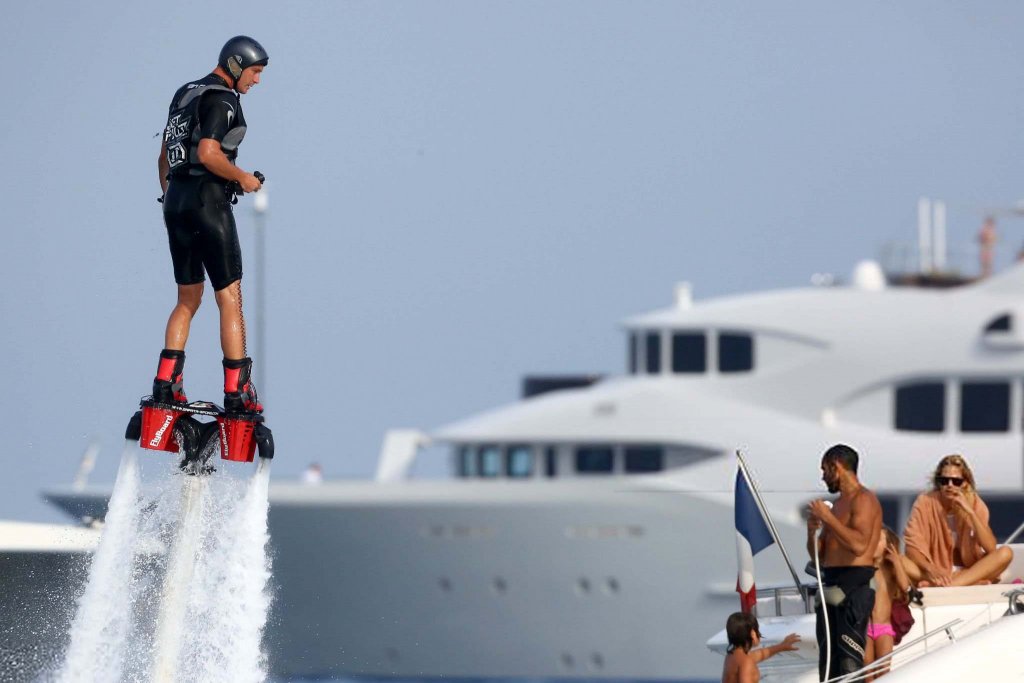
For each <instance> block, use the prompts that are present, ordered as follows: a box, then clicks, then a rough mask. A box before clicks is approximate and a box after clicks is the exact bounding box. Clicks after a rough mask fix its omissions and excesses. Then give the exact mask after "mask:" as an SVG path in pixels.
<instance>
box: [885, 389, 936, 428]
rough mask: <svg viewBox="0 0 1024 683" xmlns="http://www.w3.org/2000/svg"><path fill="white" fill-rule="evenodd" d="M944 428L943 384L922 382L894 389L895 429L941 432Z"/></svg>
mask: <svg viewBox="0 0 1024 683" xmlns="http://www.w3.org/2000/svg"><path fill="white" fill-rule="evenodd" d="M945 428H946V385H945V384H943V383H942V382H922V383H920V384H909V385H907V386H904V387H897V388H896V429H900V430H904V431H910V432H941V431H942V430H944V429H945Z"/></svg>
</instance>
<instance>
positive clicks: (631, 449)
mask: <svg viewBox="0 0 1024 683" xmlns="http://www.w3.org/2000/svg"><path fill="white" fill-rule="evenodd" d="M625 464H626V472H630V473H637V472H660V471H661V470H663V469H665V449H663V448H662V447H661V446H626V463H625Z"/></svg>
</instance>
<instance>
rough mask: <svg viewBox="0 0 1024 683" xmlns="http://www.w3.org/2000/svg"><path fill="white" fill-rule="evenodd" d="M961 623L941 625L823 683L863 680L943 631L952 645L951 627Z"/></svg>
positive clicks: (953, 622)
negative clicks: (890, 661) (891, 660)
mask: <svg viewBox="0 0 1024 683" xmlns="http://www.w3.org/2000/svg"><path fill="white" fill-rule="evenodd" d="M962 621H963V619H960V618H956V619H953V620H952V621H949V622H947V623H945V624H943V625H942V626H939V627H938V628H934V629H932V630H931V631H928V632H927V633H923V634H921V635H919V636H918V637H917V638H914V639H913V640H911V641H908V642H906V643H901V644H900V646H899V647H897V648H895V649H894V650H893V651H892V652H890V653H889V654H887V655H885V656H884V657H879V658H878V659H876V660H875V661H873V662H871V663H870V664H866V665H864V666H862V667H861V668H860V669H857V670H856V671H854V672H852V673H848V674H843V675H842V676H836V677H835V678H830V679H828V680H827V681H825V683H854V681H862V680H865V679H867V677H868V676H871V675H873V674H874V673H876V672H877V671H878V670H879V669H882V668H884V665H885V664H887V663H888V662H889V660H890V659H892V658H893V657H895V656H896V655H898V654H903V653H904V652H906V651H907V649H909V648H911V647H913V646H915V645H917V644H918V643H921V642H924V641H925V640H928V639H929V638H931V637H932V636H934V635H936V634H938V633H941V632H943V631H945V632H946V637H947V638H948V639H949V642H951V643H952V642H954V641H955V640H956V635H955V634H954V633H953V627H954V626H956V625H957V624H959V623H960V622H962ZM925 654H927V653H926V652H921V654H919V655H917V657H914V658H913V659H909V660H907V662H912V661H914V660H916V659H919V658H921V657H923V656H924V655H925ZM907 662H904V664H906V663H907Z"/></svg>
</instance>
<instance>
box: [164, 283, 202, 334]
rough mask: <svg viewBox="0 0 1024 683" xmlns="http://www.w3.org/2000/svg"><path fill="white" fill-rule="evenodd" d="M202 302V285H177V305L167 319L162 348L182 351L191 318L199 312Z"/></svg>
mask: <svg viewBox="0 0 1024 683" xmlns="http://www.w3.org/2000/svg"><path fill="white" fill-rule="evenodd" d="M202 300H203V283H202V282H199V283H197V284H194V285H178V303H177V304H176V305H175V306H174V310H172V311H171V315H170V317H169V318H168V319H167V330H166V331H165V332H164V348H165V349H173V350H175V351H184V350H185V344H186V342H188V333H189V330H190V329H191V326H192V318H194V317H195V315H196V311H198V310H199V304H200V303H202Z"/></svg>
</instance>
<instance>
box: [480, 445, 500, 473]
mask: <svg viewBox="0 0 1024 683" xmlns="http://www.w3.org/2000/svg"><path fill="white" fill-rule="evenodd" d="M478 463H479V467H478V474H479V475H480V476H481V477H497V476H500V475H501V449H500V448H498V447H497V446H481V447H480V456H479V458H478Z"/></svg>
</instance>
